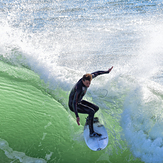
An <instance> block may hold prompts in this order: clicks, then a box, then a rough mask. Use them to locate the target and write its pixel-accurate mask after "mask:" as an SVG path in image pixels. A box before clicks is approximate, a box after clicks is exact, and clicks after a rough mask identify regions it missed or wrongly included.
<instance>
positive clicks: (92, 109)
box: [78, 100, 99, 119]
mask: <svg viewBox="0 0 163 163" xmlns="http://www.w3.org/2000/svg"><path fill="white" fill-rule="evenodd" d="M98 110H99V107H98V106H96V105H94V104H92V103H90V102H88V101H85V100H82V101H81V103H79V104H78V113H83V114H89V119H93V117H94V114H95V113H96V112H97V111H98Z"/></svg>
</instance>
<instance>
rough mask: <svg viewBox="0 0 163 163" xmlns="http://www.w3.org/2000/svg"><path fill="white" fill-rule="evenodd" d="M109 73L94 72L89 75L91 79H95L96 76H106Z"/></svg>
mask: <svg viewBox="0 0 163 163" xmlns="http://www.w3.org/2000/svg"><path fill="white" fill-rule="evenodd" d="M109 72H110V71H96V72H93V73H91V75H92V78H95V77H97V76H98V75H102V74H108V73H109Z"/></svg>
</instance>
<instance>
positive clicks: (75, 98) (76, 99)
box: [72, 86, 79, 117]
mask: <svg viewBox="0 0 163 163" xmlns="http://www.w3.org/2000/svg"><path fill="white" fill-rule="evenodd" d="M78 96H79V91H78V89H77V86H76V90H75V93H74V98H73V103H72V107H73V109H74V112H75V115H76V117H79V115H78V110H77V104H78Z"/></svg>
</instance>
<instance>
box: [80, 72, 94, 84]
mask: <svg viewBox="0 0 163 163" xmlns="http://www.w3.org/2000/svg"><path fill="white" fill-rule="evenodd" d="M91 80H92V75H91V74H85V75H83V78H82V82H83V84H84V85H85V86H86V87H89V86H90V84H91Z"/></svg>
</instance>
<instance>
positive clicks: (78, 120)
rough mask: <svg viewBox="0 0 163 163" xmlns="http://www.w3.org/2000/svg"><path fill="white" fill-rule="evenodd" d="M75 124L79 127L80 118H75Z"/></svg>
mask: <svg viewBox="0 0 163 163" xmlns="http://www.w3.org/2000/svg"><path fill="white" fill-rule="evenodd" d="M76 122H77V124H78V125H80V123H79V122H80V118H79V117H76Z"/></svg>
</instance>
